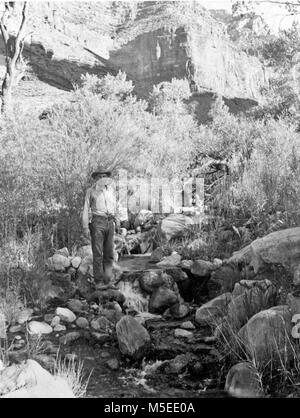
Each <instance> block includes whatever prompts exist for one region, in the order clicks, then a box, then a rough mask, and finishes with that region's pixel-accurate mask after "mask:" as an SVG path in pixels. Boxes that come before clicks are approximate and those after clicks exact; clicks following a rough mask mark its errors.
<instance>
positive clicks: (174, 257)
mask: <svg viewBox="0 0 300 418" xmlns="http://www.w3.org/2000/svg"><path fill="white" fill-rule="evenodd" d="M180 263H181V255H180V254H178V253H176V252H174V253H173V254H171V255H169V256H168V257H164V258H163V259H162V260H161V261H160V262H159V263H157V264H156V265H157V267H165V266H171V267H176V266H179V265H180Z"/></svg>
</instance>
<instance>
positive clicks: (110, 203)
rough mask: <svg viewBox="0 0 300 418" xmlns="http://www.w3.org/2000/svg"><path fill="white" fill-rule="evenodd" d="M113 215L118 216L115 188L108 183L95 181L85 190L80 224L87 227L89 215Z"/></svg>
mask: <svg viewBox="0 0 300 418" xmlns="http://www.w3.org/2000/svg"><path fill="white" fill-rule="evenodd" d="M90 214H91V215H100V216H107V215H114V216H116V217H118V215H119V208H118V204H117V197H116V191H115V188H114V187H112V186H111V185H110V184H106V185H99V184H97V183H95V184H94V185H93V186H92V187H90V188H89V189H88V190H87V193H86V196H85V202H84V208H83V213H82V226H83V228H84V229H86V228H88V224H89V216H90Z"/></svg>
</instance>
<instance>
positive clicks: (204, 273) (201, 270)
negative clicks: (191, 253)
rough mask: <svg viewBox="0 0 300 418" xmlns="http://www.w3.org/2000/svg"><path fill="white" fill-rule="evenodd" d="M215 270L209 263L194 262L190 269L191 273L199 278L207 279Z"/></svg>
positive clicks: (202, 261) (203, 261)
mask: <svg viewBox="0 0 300 418" xmlns="http://www.w3.org/2000/svg"><path fill="white" fill-rule="evenodd" d="M215 269H216V267H215V265H214V264H213V263H211V262H210V261H205V260H195V261H194V263H193V264H192V267H191V273H192V274H194V275H195V276H199V277H208V276H210V275H211V273H212V272H213V271H214V270H215Z"/></svg>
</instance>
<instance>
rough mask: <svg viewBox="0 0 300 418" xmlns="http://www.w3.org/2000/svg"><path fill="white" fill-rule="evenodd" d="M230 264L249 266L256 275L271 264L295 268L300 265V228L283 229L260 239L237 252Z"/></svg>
mask: <svg viewBox="0 0 300 418" xmlns="http://www.w3.org/2000/svg"><path fill="white" fill-rule="evenodd" d="M228 262H229V263H230V264H234V265H241V266H244V265H249V266H250V267H252V268H253V270H254V273H255V274H257V273H259V272H260V271H263V270H264V269H265V268H266V266H268V265H270V264H275V265H278V264H279V265H281V266H283V267H286V268H290V267H294V266H296V265H298V264H299V263H300V227H298V228H290V229H283V230H281V231H276V232H272V233H271V234H269V235H266V236H265V237H263V238H258V239H256V240H255V241H253V242H252V243H251V244H249V245H248V246H247V247H245V248H243V249H242V250H240V251H237V252H235V253H234V254H233V256H232V257H231V258H230V259H229V260H228Z"/></svg>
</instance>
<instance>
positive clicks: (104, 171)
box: [92, 166, 112, 178]
mask: <svg viewBox="0 0 300 418" xmlns="http://www.w3.org/2000/svg"><path fill="white" fill-rule="evenodd" d="M99 174H106V175H107V176H111V175H112V171H111V170H109V169H106V168H105V167H103V166H99V167H98V168H97V170H95V171H94V172H93V173H92V178H95V177H96V176H98V175H99Z"/></svg>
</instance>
